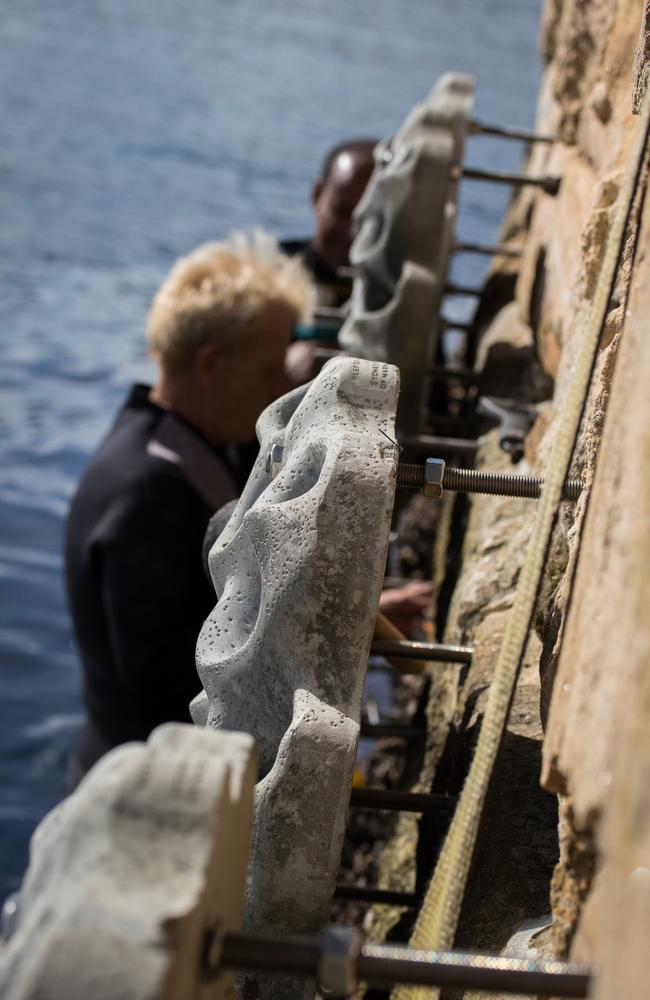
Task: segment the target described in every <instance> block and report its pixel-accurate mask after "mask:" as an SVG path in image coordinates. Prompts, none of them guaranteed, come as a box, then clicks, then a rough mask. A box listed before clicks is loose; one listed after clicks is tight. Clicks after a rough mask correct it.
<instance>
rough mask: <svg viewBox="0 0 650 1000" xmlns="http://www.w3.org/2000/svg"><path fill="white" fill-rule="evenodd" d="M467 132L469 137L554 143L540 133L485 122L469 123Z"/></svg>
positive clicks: (547, 136)
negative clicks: (494, 137)
mask: <svg viewBox="0 0 650 1000" xmlns="http://www.w3.org/2000/svg"><path fill="white" fill-rule="evenodd" d="M469 131H470V134H471V135H496V136H499V138H501V139H517V140H518V141H520V142H546V143H551V142H555V138H554V137H553V136H552V135H542V134H541V133H540V132H531V131H530V130H529V129H523V128H510V127H509V126H504V125H489V124H488V123H487V122H478V121H473V122H470V126H469Z"/></svg>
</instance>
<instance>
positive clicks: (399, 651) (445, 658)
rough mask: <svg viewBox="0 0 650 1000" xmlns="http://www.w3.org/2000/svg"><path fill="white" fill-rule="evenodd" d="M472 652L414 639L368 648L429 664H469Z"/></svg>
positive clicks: (376, 643)
mask: <svg viewBox="0 0 650 1000" xmlns="http://www.w3.org/2000/svg"><path fill="white" fill-rule="evenodd" d="M400 468H401V466H400ZM407 468H410V466H407ZM413 468H418V466H413ZM472 652H473V650H472V647H471V646H448V645H447V644H446V643H441V642H418V641H416V640H414V639H375V641H374V642H373V644H372V646H371V647H370V655H371V656H386V657H388V658H389V659H391V658H393V657H394V658H395V659H398V660H399V659H404V660H428V661H430V662H431V663H471V662H472Z"/></svg>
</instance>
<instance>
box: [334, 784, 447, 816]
mask: <svg viewBox="0 0 650 1000" xmlns="http://www.w3.org/2000/svg"><path fill="white" fill-rule="evenodd" d="M455 803H456V799H455V798H454V797H453V796H451V795H433V794H431V795H428V794H424V793H421V792H397V791H386V790H385V789H384V788H353V789H352V792H351V793H350V805H351V806H352V807H353V808H355V809H386V810H387V811H388V812H417V813H429V812H441V811H442V812H448V811H449V810H450V809H452V808H453V806H454V805H455Z"/></svg>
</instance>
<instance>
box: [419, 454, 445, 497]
mask: <svg viewBox="0 0 650 1000" xmlns="http://www.w3.org/2000/svg"><path fill="white" fill-rule="evenodd" d="M444 475H445V460H444V458H427V460H426V463H425V466H424V487H423V488H422V492H423V493H424V494H425V496H428V497H434V498H435V499H439V498H440V497H441V496H442V480H443V479H444Z"/></svg>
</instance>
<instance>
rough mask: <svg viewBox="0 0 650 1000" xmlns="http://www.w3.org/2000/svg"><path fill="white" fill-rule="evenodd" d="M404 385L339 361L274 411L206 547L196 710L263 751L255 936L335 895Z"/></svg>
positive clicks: (391, 375) (314, 919)
mask: <svg viewBox="0 0 650 1000" xmlns="http://www.w3.org/2000/svg"><path fill="white" fill-rule="evenodd" d="M398 387H399V374H398V371H397V369H396V368H394V367H392V366H390V365H385V364H381V363H373V362H368V361H359V360H358V359H356V358H339V359H336V360H334V361H331V362H329V363H328V364H327V365H326V367H325V368H324V369H323V371H322V372H321V374H320V375H319V376H318V378H317V379H315V380H314V382H312V383H311V385H310V386H309V387H308V388H307V389H306V390H302V389H301V390H297V392H299V393H302V395H301V396H298V395H295V394H292V395H291V396H290V397H286V400H287V402H285V403H283V404H281V405H280V406H279V407H278V408H276V409H275V410H274V411H273V413H272V415H271V416H272V417H273V419H269V416H268V411H267V414H266V415H264V416H263V417H262V418H261V419H260V422H259V424H258V435H259V437H260V444H261V456H260V465H259V466H258V468H257V471H256V472H254V474H253V478H254V482H253V483H251V482H249V485H248V487H247V490H246V491H245V492H244V494H243V496H242V499H241V501H240V504H239V506H238V508H237V509H236V510H235V513H234V515H233V517H232V518H231V520H230V521H229V523H228V525H227V527H226V529H225V531H224V532H223V533H222V535H221V536H220V537H219V538H218V539H217V542H216V543H215V545H214V547H213V549H212V552H211V553H210V568H211V572H212V577H213V581H214V585H215V589H216V591H217V593H218V594H219V601H218V603H217V606H216V607H215V609H214V611H213V613H212V614H211V615H210V617H209V618H208V620H207V621H206V623H205V625H204V627H203V630H202V631H201V635H200V637H199V641H198V645H197V668H198V671H199V675H200V677H201V679H202V681H203V685H204V688H205V697H204V698H203V699H198V700H197V701H196V702H195V703H193V712H194V717H195V719H196V720H197V721H201V720H202V719H205V722H206V724H207V725H208V727H214V728H220V727H225V728H230V729H233V728H235V729H241V730H244V731H246V732H249V733H251V734H252V735H253V736H254V737H255V740H256V742H257V745H258V749H259V752H260V758H261V772H262V775H263V778H262V781H261V782H260V783H259V785H258V788H257V792H256V814H255V828H254V839H253V849H252V857H251V866H250V874H249V886H248V891H247V897H246V909H245V917H244V922H245V925H246V926H247V927H251V928H255V929H257V930H271V929H272V930H273V931H277V932H283V933H288V932H298V931H307V930H316V929H318V928H319V927H320V926H322V924H323V922H324V921H325V919H326V914H327V907H328V904H329V902H330V900H331V897H332V892H333V888H334V879H335V876H336V871H337V868H338V864H339V859H340V850H341V842H342V837H343V832H344V828H345V823H346V817H347V808H348V802H349V795H350V788H351V781H352V771H353V766H354V759H355V755H356V748H357V742H358V733H359V728H358V723H359V716H360V710H361V698H362V692H363V683H364V678H365V673H366V668H367V664H368V654H369V650H370V642H371V639H372V634H373V628H374V622H375V617H376V614H377V607H378V601H379V594H380V592H381V588H382V581H383V576H384V570H385V563H386V552H387V546H388V534H389V529H390V520H391V514H392V508H393V499H394V489H395V474H396V448H395V447H394V445H393V444H392V439H393V437H394V419H395V409H396V405H397V394H398ZM296 401H298V405H294V404H296ZM276 406H277V404H276ZM282 414H284V417H287V416H288V420H287V422H286V425H285V427H284V430H283V432H282V429H281V427H280V423H281V419H280V417H281V415H282ZM389 439H391V440H389ZM271 444H280V445H282V446H283V458H282V467H281V470H280V472H279V473H278V474H277V475H276V476H275V478H273V479H272V480H271V479H270V478H269V477H268V473H262V472H261V471H260V469H261V468H262V465H263V462H264V456H265V455H266V454H267V453H268V451H269V448H270V445H271ZM265 475H266V476H267V479H266V480H265V479H264V476H265ZM264 482H266V483H267V485H266V487H265V488H260V487H263V483H264ZM289 992H290V993H291V992H292V991H291V990H289ZM265 995H275V994H274V993H273V991H271V992H270V993H266V994H265ZM284 995H288V994H286V993H285V994H284Z"/></svg>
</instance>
